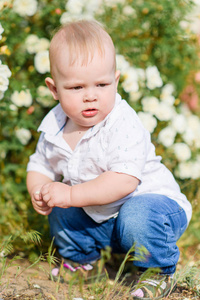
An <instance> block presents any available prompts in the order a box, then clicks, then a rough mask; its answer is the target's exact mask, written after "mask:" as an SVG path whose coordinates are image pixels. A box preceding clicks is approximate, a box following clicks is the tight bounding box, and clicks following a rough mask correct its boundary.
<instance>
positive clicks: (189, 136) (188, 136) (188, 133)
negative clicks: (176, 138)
mask: <svg viewBox="0 0 200 300" xmlns="http://www.w3.org/2000/svg"><path fill="white" fill-rule="evenodd" d="M182 138H183V140H184V142H186V143H187V144H188V145H189V146H193V145H194V139H195V134H194V131H193V130H192V129H191V128H187V129H186V130H185V132H184V133H183V134H182Z"/></svg>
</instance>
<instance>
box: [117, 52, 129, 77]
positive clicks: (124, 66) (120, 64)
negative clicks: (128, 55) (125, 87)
mask: <svg viewBox="0 0 200 300" xmlns="http://www.w3.org/2000/svg"><path fill="white" fill-rule="evenodd" d="M116 65H117V69H118V70H120V72H121V74H122V75H123V74H124V73H125V72H126V71H127V70H128V69H129V68H130V64H129V62H128V61H126V60H125V58H124V56H123V55H121V54H117V55H116Z"/></svg>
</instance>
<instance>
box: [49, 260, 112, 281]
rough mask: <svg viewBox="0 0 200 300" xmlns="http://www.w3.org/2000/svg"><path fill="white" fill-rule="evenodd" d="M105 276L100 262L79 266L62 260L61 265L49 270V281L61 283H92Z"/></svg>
mask: <svg viewBox="0 0 200 300" xmlns="http://www.w3.org/2000/svg"><path fill="white" fill-rule="evenodd" d="M105 276H106V271H105V269H104V266H103V265H102V261H101V260H98V261H96V262H94V263H88V264H79V263H76V262H73V261H70V260H66V259H62V261H61V264H60V265H58V266H56V267H55V268H53V269H52V270H51V275H50V279H51V280H53V281H59V282H61V283H63V282H66V283H69V282H70V281H73V282H78V281H80V280H84V282H93V281H96V280H99V279H100V278H102V277H105Z"/></svg>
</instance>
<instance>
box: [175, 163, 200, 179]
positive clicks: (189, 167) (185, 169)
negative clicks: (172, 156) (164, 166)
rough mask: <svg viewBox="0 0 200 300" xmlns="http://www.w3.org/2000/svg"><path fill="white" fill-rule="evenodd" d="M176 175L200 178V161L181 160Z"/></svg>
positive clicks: (183, 177)
mask: <svg viewBox="0 0 200 300" xmlns="http://www.w3.org/2000/svg"><path fill="white" fill-rule="evenodd" d="M175 175H176V176H178V177H179V178H181V179H186V178H192V179H195V180H196V179H198V178H200V168H199V161H198V160H197V161H189V162H181V163H180V164H179V165H178V167H177V169H176V170H175Z"/></svg>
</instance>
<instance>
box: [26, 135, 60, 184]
mask: <svg viewBox="0 0 200 300" xmlns="http://www.w3.org/2000/svg"><path fill="white" fill-rule="evenodd" d="M47 147H48V145H47V142H46V140H45V138H44V133H41V135H40V138H39V141H38V143H37V147H36V151H35V153H34V154H33V155H31V156H30V158H29V162H28V165H27V172H30V171H35V172H38V173H42V174H43V175H46V176H47V177H49V178H50V179H51V180H53V181H59V180H60V179H61V176H60V175H59V174H56V173H55V172H54V170H53V168H52V167H51V165H50V164H49V161H48V160H47V157H46V148H47Z"/></svg>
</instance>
